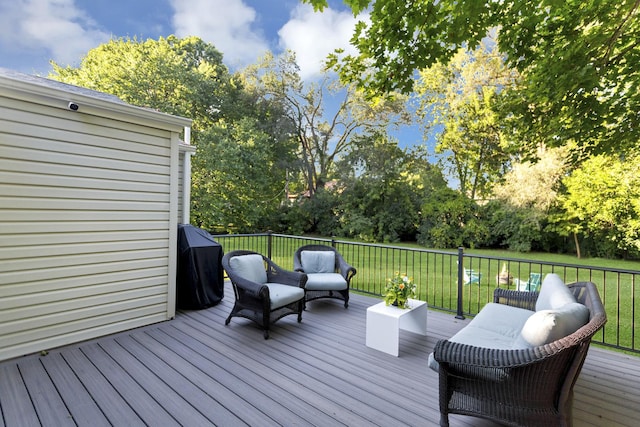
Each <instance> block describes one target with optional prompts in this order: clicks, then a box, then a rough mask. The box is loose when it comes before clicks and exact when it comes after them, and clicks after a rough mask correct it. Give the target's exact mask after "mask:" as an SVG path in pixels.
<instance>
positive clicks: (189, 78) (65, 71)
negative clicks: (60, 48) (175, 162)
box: [49, 36, 236, 142]
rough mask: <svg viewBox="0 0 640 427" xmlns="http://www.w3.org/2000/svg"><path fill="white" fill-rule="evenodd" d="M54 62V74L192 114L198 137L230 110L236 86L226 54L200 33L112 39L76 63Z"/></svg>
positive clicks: (125, 98) (135, 101)
mask: <svg viewBox="0 0 640 427" xmlns="http://www.w3.org/2000/svg"><path fill="white" fill-rule="evenodd" d="M52 65H53V73H51V74H50V75H49V77H50V78H52V79H55V80H59V81H62V82H65V83H70V84H74V85H77V86H82V87H86V88H89V89H94V90H98V91H102V92H106V93H110V94H113V95H116V96H118V97H119V98H120V99H122V100H123V101H125V102H128V103H130V104H133V105H137V106H141V107H148V108H153V109H156V110H159V111H162V112H164V113H167V114H174V115H178V116H183V117H189V118H191V119H193V129H194V132H193V136H194V142H195V141H197V137H198V131H199V130H202V129H207V128H209V127H210V126H211V125H212V124H213V123H215V122H216V121H217V120H218V119H219V118H220V117H221V115H222V114H223V113H224V111H225V110H227V107H226V105H227V104H229V97H230V93H232V92H234V91H236V88H234V87H233V85H232V84H231V76H230V74H229V72H228V70H227V67H226V66H225V65H224V64H223V63H222V54H221V53H220V52H219V51H218V50H216V48H215V47H214V46H213V45H211V44H208V43H205V42H204V41H202V40H201V39H199V38H197V37H188V38H184V39H179V38H177V37H175V36H169V37H167V38H162V37H161V38H159V39H158V40H153V39H148V40H145V41H139V40H137V39H130V38H126V39H125V38H121V39H114V40H111V41H109V42H107V43H104V44H102V45H100V46H98V47H96V48H94V49H91V50H90V51H89V52H88V53H87V55H86V56H85V57H84V58H83V59H82V61H81V62H80V65H79V66H78V67H71V66H68V67H65V68H63V67H61V66H59V65H57V64H55V63H52Z"/></svg>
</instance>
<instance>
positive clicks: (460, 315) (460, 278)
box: [456, 246, 464, 319]
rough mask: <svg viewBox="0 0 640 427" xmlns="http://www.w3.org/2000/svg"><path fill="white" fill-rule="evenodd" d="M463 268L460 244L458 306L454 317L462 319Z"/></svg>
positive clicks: (462, 252) (462, 249)
mask: <svg viewBox="0 0 640 427" xmlns="http://www.w3.org/2000/svg"><path fill="white" fill-rule="evenodd" d="M463 268H464V248H463V247H462V246H461V247H459V248H458V307H457V312H456V319H464V314H463V313H462V286H463V284H462V282H463V281H464V275H463V271H464V270H463Z"/></svg>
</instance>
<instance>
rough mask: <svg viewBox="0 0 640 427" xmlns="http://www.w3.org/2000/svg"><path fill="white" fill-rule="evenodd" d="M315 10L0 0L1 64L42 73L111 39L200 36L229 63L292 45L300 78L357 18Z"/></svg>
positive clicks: (340, 43) (268, 2)
mask: <svg viewBox="0 0 640 427" xmlns="http://www.w3.org/2000/svg"><path fill="white" fill-rule="evenodd" d="M331 3H332V5H333V8H331V9H329V10H326V11H325V13H322V14H320V13H314V12H313V9H312V8H311V7H310V6H308V5H303V4H302V3H301V2H300V1H298V0H0V66H3V67H5V68H10V69H13V70H16V71H21V72H25V73H28V74H39V75H45V74H47V73H48V72H49V70H50V69H51V67H50V65H49V60H54V61H55V62H57V63H58V64H61V65H78V64H79V62H80V60H81V58H82V56H83V55H85V54H86V53H87V52H88V51H89V50H90V49H92V48H94V47H96V46H98V45H100V44H102V43H105V42H106V41H108V40H109V39H110V38H118V37H138V38H140V39H147V38H152V39H157V38H158V37H160V36H168V35H170V34H175V35H177V36H179V37H186V36H192V35H194V36H198V37H200V38H202V39H203V40H205V41H206V42H209V43H211V44H213V45H215V46H216V48H217V49H218V50H220V51H221V52H222V53H223V54H224V58H225V62H226V64H227V65H228V66H229V67H230V68H231V69H236V68H237V67H241V66H244V65H247V64H250V63H253V62H255V61H256V59H258V58H259V57H260V56H262V55H263V54H264V52H265V51H266V50H271V51H273V52H275V53H279V52H282V51H283V50H284V49H293V50H295V51H296V52H297V55H298V60H299V65H300V66H301V69H302V73H303V78H312V77H313V76H314V74H316V73H317V72H318V71H319V69H320V66H321V61H322V59H324V58H325V57H326V55H327V53H329V52H331V51H333V49H335V48H337V47H343V48H348V47H349V43H348V40H349V38H350V37H351V35H352V33H353V26H354V24H355V22H356V19H355V18H354V17H353V15H352V14H351V13H350V11H348V10H347V9H346V8H345V6H344V5H343V3H342V2H341V1H332V2H331Z"/></svg>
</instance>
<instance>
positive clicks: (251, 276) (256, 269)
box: [229, 254, 267, 284]
mask: <svg viewBox="0 0 640 427" xmlns="http://www.w3.org/2000/svg"><path fill="white" fill-rule="evenodd" d="M229 265H230V266H231V268H232V269H233V271H234V272H235V273H237V274H238V275H239V276H240V277H242V278H243V279H246V280H250V281H252V282H256V283H260V284H263V283H266V281H267V270H266V269H265V266H264V260H263V259H262V255H257V254H250V255H239V256H234V257H232V258H231V259H230V260H229Z"/></svg>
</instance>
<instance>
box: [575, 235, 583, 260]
mask: <svg viewBox="0 0 640 427" xmlns="http://www.w3.org/2000/svg"><path fill="white" fill-rule="evenodd" d="M573 242H574V243H575V245H576V256H577V257H578V259H580V258H582V255H581V254H580V242H579V241H578V233H573Z"/></svg>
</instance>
